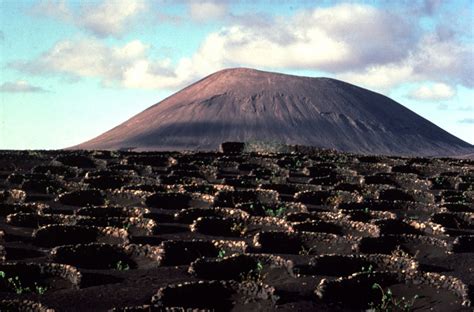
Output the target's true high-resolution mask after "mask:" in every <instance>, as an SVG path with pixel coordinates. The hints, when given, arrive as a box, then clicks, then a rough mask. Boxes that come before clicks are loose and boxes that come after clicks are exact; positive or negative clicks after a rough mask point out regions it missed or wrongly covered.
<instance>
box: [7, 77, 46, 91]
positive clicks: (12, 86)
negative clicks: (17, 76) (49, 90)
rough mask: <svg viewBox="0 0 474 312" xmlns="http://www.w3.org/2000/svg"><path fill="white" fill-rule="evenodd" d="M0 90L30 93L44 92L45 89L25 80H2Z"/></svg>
mask: <svg viewBox="0 0 474 312" xmlns="http://www.w3.org/2000/svg"><path fill="white" fill-rule="evenodd" d="M0 92H8V93H32V92H46V90H45V89H43V88H41V87H37V86H33V85H31V84H29V83H28V82H27V81H25V80H18V81H14V82H4V83H2V84H1V85H0Z"/></svg>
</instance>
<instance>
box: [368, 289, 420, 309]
mask: <svg viewBox="0 0 474 312" xmlns="http://www.w3.org/2000/svg"><path fill="white" fill-rule="evenodd" d="M372 289H373V290H379V291H380V293H381V295H382V300H381V301H380V303H379V304H375V303H373V302H371V303H369V307H370V309H369V311H373V312H395V311H403V312H410V311H413V305H414V303H415V300H416V299H417V298H418V297H419V296H418V295H415V296H413V298H412V299H411V300H408V299H406V298H405V297H402V298H401V299H397V298H395V297H394V296H393V293H392V291H391V290H390V288H388V289H387V290H384V289H383V288H382V286H380V284H378V283H374V284H373V285H372Z"/></svg>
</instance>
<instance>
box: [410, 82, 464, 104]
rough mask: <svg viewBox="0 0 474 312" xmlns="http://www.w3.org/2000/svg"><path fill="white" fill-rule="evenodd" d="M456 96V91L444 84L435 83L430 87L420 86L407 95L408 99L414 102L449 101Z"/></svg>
mask: <svg viewBox="0 0 474 312" xmlns="http://www.w3.org/2000/svg"><path fill="white" fill-rule="evenodd" d="M455 95H456V90H454V89H453V88H452V87H451V86H449V85H447V84H444V83H435V84H433V85H431V86H421V87H419V88H417V89H416V90H413V91H411V92H410V93H409V95H408V96H409V97H410V98H412V99H416V100H425V101H436V100H449V99H451V98H453V97H454V96H455Z"/></svg>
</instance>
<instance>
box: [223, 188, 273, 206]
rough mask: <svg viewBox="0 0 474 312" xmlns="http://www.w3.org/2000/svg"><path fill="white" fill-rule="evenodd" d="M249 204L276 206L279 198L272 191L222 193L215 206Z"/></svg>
mask: <svg viewBox="0 0 474 312" xmlns="http://www.w3.org/2000/svg"><path fill="white" fill-rule="evenodd" d="M249 202H253V203H262V204H267V205H276V204H277V203H278V202H279V196H278V193H277V192H276V191H272V190H246V191H220V192H218V193H217V194H216V197H215V199H214V206H215V207H218V206H221V207H236V205H237V204H242V203H249Z"/></svg>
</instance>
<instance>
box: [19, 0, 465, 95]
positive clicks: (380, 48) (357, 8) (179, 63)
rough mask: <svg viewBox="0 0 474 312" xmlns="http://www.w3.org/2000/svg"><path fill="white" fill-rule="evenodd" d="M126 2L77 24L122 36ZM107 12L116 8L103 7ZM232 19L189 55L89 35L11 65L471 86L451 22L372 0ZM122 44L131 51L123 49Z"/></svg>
mask: <svg viewBox="0 0 474 312" xmlns="http://www.w3.org/2000/svg"><path fill="white" fill-rule="evenodd" d="M108 1H111V0H108ZM104 3H108V2H104ZM124 3H125V1H124ZM126 3H128V2H126ZM134 3H139V2H134ZM220 3H221V2H216V1H211V0H208V1H204V2H199V1H191V2H189V3H188V5H189V8H190V10H191V14H192V10H193V6H194V8H195V9H196V12H200V13H199V14H198V13H196V14H197V15H195V17H196V18H197V19H199V18H203V17H204V16H205V15H207V16H208V17H209V16H214V17H217V16H220V15H221V14H225V13H223V10H224V7H225V5H226V2H222V3H223V4H220ZM124 5H125V4H124ZM104 6H105V4H104ZM127 8H128V9H124V12H129V13H123V15H122V16H125V17H123V18H118V17H116V22H110V23H109V22H100V21H101V20H102V18H100V16H101V15H100V14H99V15H94V14H92V15H91V16H90V17H89V18H86V19H84V20H83V21H82V22H81V23H82V24H81V25H83V26H84V27H89V28H90V29H95V30H94V31H93V32H95V33H96V34H97V35H101V34H102V35H105V34H106V33H109V34H110V33H116V34H118V33H119V32H120V31H121V28H120V27H118V28H114V27H112V26H110V25H115V24H117V25H123V23H122V21H123V20H124V19H127V18H128V17H130V16H132V15H133V14H136V12H137V11H139V10H140V5H138V6H137V5H135V6H133V5H131V6H130V7H127ZM198 8H199V10H198ZM107 10H112V8H110V9H102V10H101V12H105V11H107ZM133 12H134V13H133ZM202 12H206V13H205V14H204V13H202ZM201 13H202V14H201ZM200 14H201V15H200ZM112 15H113V14H112ZM103 17H104V19H107V17H105V16H103ZM257 20H259V19H257ZM228 21H230V25H229V26H226V27H223V28H221V29H220V30H218V31H215V32H212V33H209V34H208V35H207V37H206V38H205V39H204V40H203V42H202V43H201V45H200V47H199V48H198V50H197V51H196V52H195V53H194V54H193V55H190V56H189V57H184V58H182V59H179V60H173V62H172V61H171V60H169V59H167V58H161V59H159V58H158V59H157V58H151V57H150V55H151V53H150V47H149V46H148V45H146V44H144V43H142V42H140V41H132V42H129V43H127V44H126V45H124V46H122V47H109V46H107V45H105V43H103V42H100V41H98V40H92V39H87V40H67V41H63V42H59V43H58V44H56V45H55V46H54V47H53V48H52V49H51V50H49V51H47V52H45V53H44V54H43V55H41V56H40V57H39V58H38V59H36V60H32V61H27V62H23V63H16V64H11V65H10V66H13V67H15V68H17V69H20V70H24V71H28V72H32V73H35V72H36V73H61V74H65V75H72V76H76V77H96V78H99V79H101V80H102V83H103V84H104V85H121V86H124V87H130V88H161V87H163V88H175V87H181V86H183V85H185V84H186V83H188V82H190V81H192V80H195V79H196V78H200V77H202V76H205V75H207V74H210V73H212V72H214V71H216V70H219V69H222V68H225V67H234V66H247V67H256V68H261V69H265V68H271V69H274V70H278V69H286V70H291V69H304V70H316V71H324V72H327V73H329V74H330V75H332V76H334V77H337V78H340V79H343V80H346V81H349V82H351V83H355V84H360V85H362V86H365V87H369V88H374V89H376V90H378V91H388V90H390V89H391V88H393V87H395V86H398V85H400V84H403V83H406V82H423V81H437V82H439V83H442V84H444V85H452V86H454V85H463V86H466V87H472V86H474V76H473V75H472V72H474V60H473V58H472V49H473V48H474V47H473V45H472V43H468V42H466V41H461V40H459V39H458V38H457V36H455V35H454V34H453V32H452V31H451V30H450V29H444V28H443V29H444V30H443V29H438V28H439V27H438V28H437V29H434V30H433V31H432V32H429V33H427V32H426V31H425V32H423V31H422V29H421V28H420V26H419V25H418V24H417V23H416V21H415V20H412V21H411V22H409V21H407V17H405V16H402V15H397V14H396V13H394V12H388V11H386V10H383V9H380V8H376V7H372V6H369V5H363V4H340V5H335V6H332V7H325V8H316V9H312V10H302V11H298V12H297V13H295V14H294V15H293V16H292V17H287V18H284V19H283V18H278V17H275V18H273V19H267V20H265V21H263V22H262V21H261V19H260V21H259V22H254V19H248V20H245V19H241V18H236V19H229V20H228ZM97 23H100V27H99V26H97V25H98V24H97ZM126 47H127V48H126ZM121 49H125V50H127V49H129V50H130V51H128V52H126V53H125V52H123V53H122V52H120V51H121ZM125 55H129V57H126V56H125ZM438 89H439V87H438ZM438 89H436V90H431V89H430V90H431V91H430V92H431V93H429V92H427V91H426V90H425V91H423V90H422V91H420V92H421V93H420V92H418V95H420V94H423V95H421V97H423V96H424V97H425V98H428V97H432V98H434V97H441V98H442V97H448V96H450V93H449V92H446V90H444V92H445V93H444V94H441V93H440V92H441V91H440V90H438ZM428 93H429V94H428Z"/></svg>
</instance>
